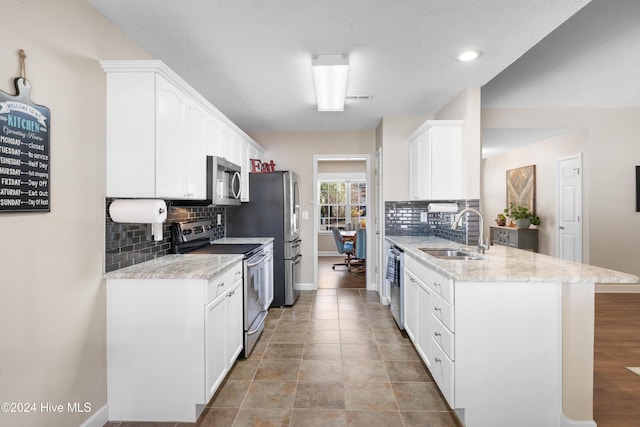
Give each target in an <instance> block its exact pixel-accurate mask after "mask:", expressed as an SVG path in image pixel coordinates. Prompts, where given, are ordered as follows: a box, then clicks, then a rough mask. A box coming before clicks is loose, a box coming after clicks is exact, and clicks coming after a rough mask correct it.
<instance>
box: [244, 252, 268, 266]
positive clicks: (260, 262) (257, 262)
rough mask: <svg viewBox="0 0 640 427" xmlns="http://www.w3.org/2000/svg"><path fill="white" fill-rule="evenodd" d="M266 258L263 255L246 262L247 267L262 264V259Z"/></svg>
mask: <svg viewBox="0 0 640 427" xmlns="http://www.w3.org/2000/svg"><path fill="white" fill-rule="evenodd" d="M266 258H267V256H266V255H264V256H262V257H261V258H260V259H259V260H258V261H256V262H248V263H247V267H255V266H256V265H259V264H262V261H264V260H265V259H266Z"/></svg>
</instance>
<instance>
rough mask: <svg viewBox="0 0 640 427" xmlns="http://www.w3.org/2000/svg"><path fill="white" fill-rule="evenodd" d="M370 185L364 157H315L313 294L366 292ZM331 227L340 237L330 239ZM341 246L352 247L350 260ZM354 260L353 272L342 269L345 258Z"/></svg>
mask: <svg viewBox="0 0 640 427" xmlns="http://www.w3.org/2000/svg"><path fill="white" fill-rule="evenodd" d="M369 181H370V156H369V155H368V154H353V155H344V154H341V155H316V156H314V164H313V186H314V194H313V205H314V208H313V221H314V254H313V259H314V287H315V288H316V289H318V288H368V287H369V283H370V282H371V280H370V277H371V271H370V270H371V268H367V265H368V260H369V259H370V257H369V252H370V251H369V248H370V247H371V242H370V238H369V234H370V230H368V228H367V219H368V214H369V213H370V209H369V197H368V194H367V193H368V192H369ZM334 228H335V229H337V231H338V232H339V234H340V236H338V237H336V235H334ZM349 234H351V236H349ZM357 236H360V237H357ZM358 239H360V240H358ZM354 240H355V243H353V241H354ZM345 243H347V245H348V244H351V245H352V246H351V248H352V253H351V254H350V255H347V253H346V252H343V249H344V248H343V247H342V246H343V245H344V244H345ZM356 250H357V255H358V256H357V257H356ZM354 257H355V258H359V261H357V262H353V263H352V265H351V268H349V266H347V265H344V264H345V259H346V258H350V259H352V258H354ZM372 262H373V261H372Z"/></svg>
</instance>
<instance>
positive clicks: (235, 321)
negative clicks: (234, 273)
mask: <svg viewBox="0 0 640 427" xmlns="http://www.w3.org/2000/svg"><path fill="white" fill-rule="evenodd" d="M227 308H228V309H227V316H226V317H227V327H226V328H225V329H226V332H227V340H226V341H227V345H226V349H227V353H226V360H227V370H229V369H231V367H232V366H233V363H234V362H235V361H236V358H237V357H238V355H239V354H240V352H241V351H242V347H243V345H244V343H243V337H244V330H243V325H242V321H243V311H242V310H243V306H242V280H239V281H238V282H237V283H236V284H235V285H234V286H233V287H232V288H231V289H230V290H229V292H228V293H227Z"/></svg>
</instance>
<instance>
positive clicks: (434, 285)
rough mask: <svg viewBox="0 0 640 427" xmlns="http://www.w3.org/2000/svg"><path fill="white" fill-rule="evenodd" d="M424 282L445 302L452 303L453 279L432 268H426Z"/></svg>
mask: <svg viewBox="0 0 640 427" xmlns="http://www.w3.org/2000/svg"><path fill="white" fill-rule="evenodd" d="M425 283H426V284H427V286H429V287H430V288H431V289H432V290H433V292H434V293H435V294H436V295H438V296H440V297H441V298H442V299H443V300H445V302H447V303H449V304H453V280H451V279H449V278H447V277H445V276H443V275H442V274H439V273H436V272H435V271H433V270H428V276H425Z"/></svg>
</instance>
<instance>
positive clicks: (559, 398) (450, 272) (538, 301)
mask: <svg viewBox="0 0 640 427" xmlns="http://www.w3.org/2000/svg"><path fill="white" fill-rule="evenodd" d="M387 240H388V241H389V242H390V243H391V244H394V245H396V246H398V247H400V248H401V249H403V250H404V252H405V261H404V265H405V268H404V279H405V280H404V283H405V284H404V286H405V298H404V303H405V328H406V330H407V333H408V335H409V337H410V338H411V339H412V341H413V342H414V345H415V346H416V349H417V351H418V353H419V354H420V356H421V357H422V359H423V360H424V362H425V364H426V365H427V367H428V368H429V370H430V371H431V374H432V376H433V377H434V380H435V381H436V383H437V384H438V386H439V388H440V390H441V392H442V393H443V395H444V396H445V398H446V399H447V402H448V403H449V405H450V406H451V408H452V409H454V410H455V411H456V413H457V414H458V416H459V418H460V419H461V421H462V422H463V423H464V425H465V426H467V427H475V426H480V427H482V426H488V425H491V426H494V427H496V426H504V427H508V426H514V425H518V426H531V427H537V426H557V427H560V426H563V427H565V426H566V427H568V426H594V427H595V425H596V424H595V422H594V421H593V341H594V292H595V284H596V283H599V284H600V283H602V284H607V283H638V282H639V281H640V278H638V277H637V276H633V275H630V274H626V273H621V272H617V271H612V270H608V269H604V268H598V267H594V266H590V265H586V264H578V263H573V262H568V261H564V260H561V259H558V258H554V257H550V256H546V255H541V254H537V253H533V252H529V251H524V250H520V249H515V248H511V247H507V246H497V245H496V246H492V247H491V248H490V250H488V251H487V252H486V253H484V254H477V253H475V254H474V255H479V256H480V259H463V260H461V259H439V258H435V257H433V256H430V255H427V254H426V253H425V252H423V251H422V250H421V249H425V248H430V249H434V248H442V249H444V248H450V249H460V248H462V249H464V250H467V251H472V252H475V248H472V247H461V245H460V244H457V243H454V242H451V241H448V240H444V239H440V238H436V237H415V236H411V237H409V236H387Z"/></svg>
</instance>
